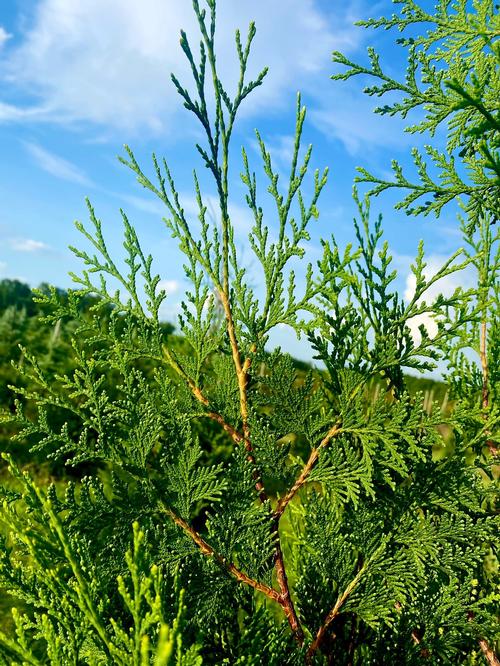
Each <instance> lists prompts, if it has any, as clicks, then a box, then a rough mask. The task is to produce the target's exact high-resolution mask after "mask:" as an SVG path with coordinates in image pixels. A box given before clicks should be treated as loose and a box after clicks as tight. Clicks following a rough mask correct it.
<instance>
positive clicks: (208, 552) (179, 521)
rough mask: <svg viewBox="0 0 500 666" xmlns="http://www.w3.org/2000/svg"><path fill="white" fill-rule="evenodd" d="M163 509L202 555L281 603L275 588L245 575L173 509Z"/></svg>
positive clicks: (239, 579)
mask: <svg viewBox="0 0 500 666" xmlns="http://www.w3.org/2000/svg"><path fill="white" fill-rule="evenodd" d="M163 510H164V511H165V512H166V513H167V514H168V515H169V516H170V518H171V519H172V520H173V522H174V523H175V524H176V525H178V526H179V527H180V528H181V529H182V530H183V531H184V532H185V533H186V534H187V535H188V536H190V537H191V539H192V540H193V541H194V543H195V544H196V545H197V546H198V548H199V549H200V551H201V553H202V554H203V555H205V556H207V557H213V558H214V559H215V560H216V561H217V562H218V563H219V564H220V565H221V566H222V567H223V568H224V569H226V571H227V572H228V573H230V574H231V575H232V576H234V578H236V580H238V581H240V583H245V584H246V585H249V586H250V587H253V589H254V590H258V591H259V592H262V594H264V595H265V596H266V597H267V598H268V599H272V600H273V601H277V602H278V603H279V604H280V605H283V604H282V601H281V598H280V595H279V594H278V592H276V590H273V589H272V588H271V587H269V586H268V585H265V584H264V583H260V582H259V581H257V580H254V579H253V578H250V576H247V574H246V573H245V572H244V571H241V570H240V569H238V568H237V567H236V566H235V565H234V564H233V563H232V562H229V561H228V560H227V559H226V558H225V557H223V556H222V555H220V554H219V553H217V552H216V551H215V550H214V549H213V548H212V546H210V544H208V543H207V542H206V541H205V539H204V538H203V537H202V536H201V535H200V534H198V532H197V531H196V530H195V529H194V528H193V527H191V526H190V525H189V524H188V523H187V522H186V521H185V520H184V519H183V518H181V517H180V516H178V515H177V514H176V513H175V512H174V511H172V510H171V509H167V508H165V507H163Z"/></svg>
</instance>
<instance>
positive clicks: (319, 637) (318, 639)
mask: <svg viewBox="0 0 500 666" xmlns="http://www.w3.org/2000/svg"><path fill="white" fill-rule="evenodd" d="M369 561H370V560H367V561H366V562H365V563H364V564H363V566H362V567H361V568H360V570H359V571H358V573H357V574H356V575H355V577H354V578H353V579H352V581H351V582H350V583H349V585H348V586H347V587H346V588H345V590H344V591H343V592H342V594H341V595H340V596H339V598H338V599H337V601H336V602H335V606H334V607H333V608H332V610H331V611H330V612H329V613H328V615H327V616H326V618H325V620H324V621H323V624H322V625H321V627H320V628H319V629H318V631H317V633H316V636H315V638H314V641H313V642H312V643H311V645H310V646H309V649H308V650H307V653H306V664H308V665H309V664H312V663H313V657H314V655H315V654H316V652H317V651H318V650H319V649H320V647H321V643H322V642H323V640H324V638H325V635H326V632H327V631H328V629H329V627H330V625H331V624H332V622H333V621H334V620H335V618H336V617H337V615H338V614H339V612H340V609H341V608H342V606H343V605H344V603H345V602H346V601H347V599H348V597H349V596H350V595H351V593H352V592H353V591H354V589H355V588H356V586H357V585H358V583H359V581H360V579H361V577H362V576H363V574H364V572H365V571H366V568H367V566H368V564H369Z"/></svg>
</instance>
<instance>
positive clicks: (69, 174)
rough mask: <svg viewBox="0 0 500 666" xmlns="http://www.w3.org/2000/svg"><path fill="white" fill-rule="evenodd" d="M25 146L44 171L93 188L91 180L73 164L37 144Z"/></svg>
mask: <svg viewBox="0 0 500 666" xmlns="http://www.w3.org/2000/svg"><path fill="white" fill-rule="evenodd" d="M24 146H25V148H26V150H27V151H28V153H29V154H30V155H31V157H33V159H34V160H35V162H36V163H37V164H38V166H39V167H40V168H41V169H43V171H46V172H47V173H50V174H51V175H52V176H55V177H56V178H60V179H61V180H67V181H69V182H70V183H76V184H77V185H85V186H87V187H91V186H92V182H91V181H90V180H89V178H87V176H86V175H85V174H84V173H83V171H81V170H80V169H79V168H78V167H77V166H76V165H75V164H73V163H72V162H69V161H68V160H65V159H64V158H62V157H59V155H55V154H54V153H51V152H50V151H48V150H46V149H45V148H42V147H41V146H39V145H38V144H36V143H29V142H24Z"/></svg>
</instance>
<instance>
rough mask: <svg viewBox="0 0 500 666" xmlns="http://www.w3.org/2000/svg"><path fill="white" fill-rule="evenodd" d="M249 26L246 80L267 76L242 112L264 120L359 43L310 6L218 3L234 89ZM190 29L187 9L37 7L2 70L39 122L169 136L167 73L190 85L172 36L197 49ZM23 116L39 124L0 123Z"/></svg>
mask: <svg viewBox="0 0 500 666" xmlns="http://www.w3.org/2000/svg"><path fill="white" fill-rule="evenodd" d="M342 13H343V15H346V14H347V13H348V8H347V10H345V11H344V8H343V12H342ZM250 20H255V22H256V25H257V31H258V32H257V37H256V39H255V47H254V58H253V59H252V60H251V73H252V74H256V73H257V72H258V71H260V69H262V68H263V67H264V66H265V65H269V66H270V74H269V78H268V81H267V83H266V85H265V86H263V87H262V88H261V89H260V90H259V91H258V92H257V93H256V94H255V95H253V96H252V97H251V99H250V103H249V104H250V106H249V105H248V104H247V105H246V108H247V112H248V111H256V110H265V111H266V112H268V111H269V109H271V108H273V107H276V106H279V104H280V103H281V101H282V99H283V93H284V92H285V91H288V90H290V89H293V90H297V88H300V87H303V86H305V85H309V81H310V77H311V76H312V75H314V74H317V73H319V72H320V71H322V72H323V73H322V76H323V77H324V76H325V72H328V68H329V66H330V54H331V51H332V49H334V48H344V49H347V50H349V49H351V48H352V47H353V46H355V45H356V43H357V40H358V39H360V35H361V34H362V31H361V30H360V29H359V28H353V27H352V26H351V25H346V24H345V19H344V18H342V19H341V21H340V23H339V22H338V20H337V23H336V24H333V22H332V25H334V27H335V30H336V32H335V34H334V33H333V31H332V27H331V25H330V24H329V23H327V20H326V18H325V16H324V15H323V14H322V13H321V12H320V10H319V9H318V6H317V2H316V0H287V1H286V2H269V0H253V1H252V2H250V0H244V1H243V0H240V1H239V2H234V0H220V2H219V7H218V55H219V58H218V62H219V64H220V68H221V73H222V75H223V76H224V78H225V80H227V81H229V84H230V87H231V88H234V85H235V83H236V81H237V78H238V67H237V65H236V62H235V55H234V53H235V47H234V30H235V29H236V28H237V27H240V28H242V31H244V30H245V29H246V26H248V24H249V22H250ZM194 23H195V21H194V17H193V12H192V8H191V3H190V2H186V1H184V2H179V0H142V2H140V3H138V2H136V1H135V0H86V2H69V1H68V0H40V2H39V3H38V5H37V7H36V10H35V13H34V16H33V20H32V24H31V27H30V28H29V30H28V31H27V32H26V33H25V34H24V39H23V41H22V42H21V44H20V45H19V46H18V47H16V48H15V49H13V50H12V51H11V53H10V55H9V57H8V59H7V61H6V63H5V65H4V69H5V71H6V73H7V74H6V75H7V78H8V80H9V81H10V83H11V84H12V85H13V86H15V87H16V88H17V89H20V90H25V91H28V92H29V93H30V94H31V95H34V96H35V97H36V98H37V99H38V100H39V102H40V104H39V105H38V107H36V108H39V109H40V108H41V109H43V110H44V112H43V114H42V116H41V117H44V118H47V117H50V118H51V119H56V120H58V121H61V120H64V121H66V122H75V121H76V122H79V121H90V122H93V123H97V124H100V125H102V126H107V127H111V128H113V129H124V128H125V129H130V130H137V129H138V128H141V130H144V129H149V130H150V131H160V130H161V131H165V130H167V131H168V129H169V128H170V127H172V126H173V124H172V118H173V115H174V113H176V112H177V110H178V109H179V108H180V104H179V99H178V96H177V93H176V92H175V91H174V89H173V86H172V85H171V83H170V80H169V74H170V72H171V71H175V72H176V73H178V74H179V75H180V78H181V80H183V81H184V80H186V81H189V77H187V74H188V72H187V69H188V68H187V66H186V63H185V58H184V56H183V54H182V53H181V49H180V48H179V43H178V34H179V30H180V28H181V27H183V28H185V29H186V30H187V32H188V35H190V36H191V43H192V45H193V49H194V47H195V45H196V44H197V43H198V41H199V36H198V31H197V29H196V26H195V24H194ZM306 79H307V80H308V82H307V84H306ZM4 106H5V105H4ZM6 111H9V113H6ZM23 114H32V115H36V113H35V110H33V109H32V110H28V109H21V108H17V107H11V108H10V109H8V108H4V113H3V117H4V119H5V117H7V118H8V119H11V120H12V119H17V120H21V119H22V118H23ZM1 119H2V114H1V113H0V120H1ZM176 128H177V129H176V131H178V125H176Z"/></svg>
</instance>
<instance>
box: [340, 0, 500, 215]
mask: <svg viewBox="0 0 500 666" xmlns="http://www.w3.org/2000/svg"><path fill="white" fill-rule="evenodd" d="M395 4H399V5H401V9H400V14H395V15H392V16H391V17H390V18H380V19H370V20H368V21H361V22H360V23H359V25H362V26H365V27H373V28H383V29H384V30H389V29H391V28H396V29H397V30H398V31H400V32H404V31H407V33H408V32H409V33H410V35H411V36H408V37H401V38H399V39H398V40H397V42H398V43H399V44H400V45H401V46H402V47H403V48H405V49H407V51H408V68H407V72H406V76H405V79H404V80H403V81H398V80H395V79H393V78H392V77H391V76H390V75H388V74H387V73H386V72H384V70H383V68H382V65H381V64H380V58H379V56H378V54H377V53H376V51H375V50H374V49H373V48H372V47H370V48H369V49H368V56H369V61H370V62H369V65H368V66H365V65H358V64H356V63H354V62H351V60H349V59H348V58H346V57H345V56H344V55H343V54H341V53H339V52H335V53H334V54H333V60H334V62H336V63H339V64H341V65H344V66H346V67H347V68H348V69H347V70H346V71H344V72H341V73H338V74H335V75H334V76H333V77H332V78H333V79H337V80H338V79H341V80H347V79H349V78H351V77H352V76H356V75H359V74H361V75H364V76H369V77H373V78H375V79H376V80H377V83H376V84H375V85H370V86H368V87H366V88H365V93H367V94H368V95H372V96H376V97H382V96H383V95H385V94H387V93H388V94H389V95H390V96H393V94H394V93H399V95H398V97H397V101H394V102H392V103H388V104H384V105H383V106H380V107H377V108H376V109H375V111H376V113H380V114H382V115H386V114H388V115H391V116H394V115H400V116H401V117H402V118H404V119H406V118H407V116H408V115H409V114H410V113H411V112H412V111H419V114H418V120H417V122H416V123H414V124H412V125H409V126H408V127H407V128H406V130H407V131H408V132H411V133H416V132H418V133H425V132H428V133H429V135H430V136H431V137H434V135H435V134H436V132H438V131H439V130H440V129H441V126H443V127H444V128H445V129H446V132H447V144H446V152H445V153H443V152H441V151H440V150H439V149H437V148H436V147H434V146H432V145H426V146H425V153H426V156H427V158H430V159H429V160H426V158H425V157H424V156H423V155H422V154H421V153H420V151H419V150H418V149H417V148H414V149H413V150H412V157H413V161H414V164H415V168H416V171H417V175H418V180H417V182H415V181H413V180H412V179H411V178H409V177H408V176H407V175H405V173H404V171H403V168H402V167H401V165H400V164H399V163H398V162H397V161H396V160H393V162H392V170H393V172H394V180H385V179H381V178H380V177H378V176H376V175H373V174H371V173H370V172H369V171H367V170H366V169H365V168H363V167H361V168H359V174H360V175H359V176H358V177H357V179H356V180H357V181H358V182H362V183H370V184H371V185H372V186H373V187H372V189H371V190H370V193H371V194H375V195H377V194H380V193H381V192H383V191H384V190H387V189H389V188H394V187H395V188H398V189H399V188H401V189H403V190H408V193H407V194H406V196H405V198H404V199H403V200H402V201H401V202H400V203H399V204H397V208H400V209H402V210H404V211H406V213H407V214H413V215H419V214H420V213H423V214H424V215H429V214H434V215H436V216H439V214H440V212H441V210H442V208H443V207H444V206H445V205H446V204H448V203H450V202H453V201H456V200H457V197H459V198H460V199H461V201H462V205H463V208H464V210H465V213H466V215H467V219H468V223H469V225H471V226H472V227H473V228H474V227H475V226H476V225H477V224H478V223H479V220H480V219H481V218H483V217H487V218H489V219H490V220H491V221H492V222H494V221H496V220H497V219H498V214H499V210H500V198H499V186H500V141H499V136H500V108H499V103H498V99H499V93H500V66H499V65H500V42H499V37H500V18H499V14H498V6H496V5H495V3H494V0H474V1H473V2H467V0H455V1H454V2H452V1H451V0H440V1H439V2H438V4H437V5H436V7H435V11H434V12H433V13H429V12H428V11H426V10H424V9H423V8H422V7H421V6H420V5H418V4H417V3H416V2H414V0H395ZM424 26H425V33H424ZM415 30H416V31H417V32H416V34H415ZM412 33H413V34H414V36H413V35H412ZM429 162H430V163H431V164H432V165H433V167H434V168H433V169H429ZM435 172H436V173H435ZM429 197H430V198H429ZM422 198H426V199H425V200H424V201H422Z"/></svg>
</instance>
